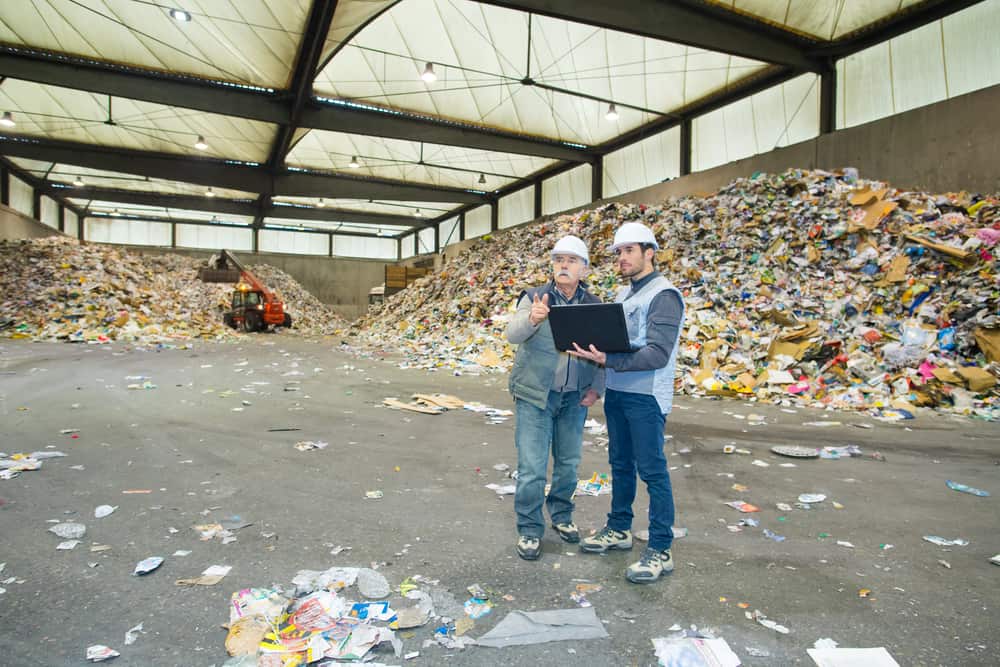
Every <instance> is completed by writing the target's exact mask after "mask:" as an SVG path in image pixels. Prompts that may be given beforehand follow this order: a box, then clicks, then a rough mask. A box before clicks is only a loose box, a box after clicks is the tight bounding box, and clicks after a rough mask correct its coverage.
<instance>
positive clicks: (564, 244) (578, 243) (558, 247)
mask: <svg viewBox="0 0 1000 667" xmlns="http://www.w3.org/2000/svg"><path fill="white" fill-rule="evenodd" d="M556 255H576V256H577V257H579V258H580V259H582V260H583V261H584V263H586V264H590V253H589V252H588V251H587V244H586V243H584V242H583V241H582V240H580V239H579V238H577V237H575V236H573V235H572V234H571V235H569V236H564V237H562V238H561V239H559V240H558V241H557V242H556V244H555V245H554V246H552V256H553V257H555V256H556Z"/></svg>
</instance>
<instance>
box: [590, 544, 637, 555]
mask: <svg viewBox="0 0 1000 667" xmlns="http://www.w3.org/2000/svg"><path fill="white" fill-rule="evenodd" d="M631 548H632V545H631V544H629V545H628V546H620V545H617V544H612V545H610V546H607V547H596V546H592V545H589V544H587V543H581V544H580V551H583V552H585V553H588V554H603V553H606V552H608V551H612V550H617V551H628V550H630V549H631Z"/></svg>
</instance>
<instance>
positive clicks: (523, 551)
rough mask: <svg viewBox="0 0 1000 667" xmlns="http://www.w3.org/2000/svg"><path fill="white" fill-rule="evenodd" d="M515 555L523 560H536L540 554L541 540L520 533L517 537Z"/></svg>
mask: <svg viewBox="0 0 1000 667" xmlns="http://www.w3.org/2000/svg"><path fill="white" fill-rule="evenodd" d="M517 555H518V556H520V557H521V558H523V559H524V560H538V557H539V556H541V555H542V541H541V540H540V539H538V538H537V537H528V536H527V535H521V536H520V537H519V538H517Z"/></svg>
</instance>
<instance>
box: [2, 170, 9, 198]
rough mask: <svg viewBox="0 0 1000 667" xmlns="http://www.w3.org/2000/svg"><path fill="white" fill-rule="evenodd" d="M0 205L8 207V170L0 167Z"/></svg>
mask: <svg viewBox="0 0 1000 667" xmlns="http://www.w3.org/2000/svg"><path fill="white" fill-rule="evenodd" d="M0 204H3V205H4V206H10V169H8V168H7V167H0Z"/></svg>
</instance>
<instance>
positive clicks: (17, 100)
mask: <svg viewBox="0 0 1000 667" xmlns="http://www.w3.org/2000/svg"><path fill="white" fill-rule="evenodd" d="M109 106H110V112H109ZM0 108H2V109H4V110H5V111H11V112H12V113H13V114H14V120H15V121H16V122H17V126H16V127H15V128H13V129H12V130H10V131H11V132H15V133H17V134H26V135H30V136H38V137H46V138H49V139H61V140H65V141H78V142H82V143H87V144H98V145H101V146H108V147H117V148H130V149H136V150H145V151H155V152H162V153H181V154H187V155H209V156H214V157H225V158H229V159H236V160H244V161H248V162H263V161H265V160H267V155H268V151H269V150H270V144H271V141H272V140H273V138H274V135H275V126H274V125H272V124H270V123H262V122H260V121H255V120H246V119H244V118H234V117H232V116H222V115H219V114H212V113H205V112H201V111H192V110H190V109H180V108H177V107H169V106H164V105H162V104H154V103H152V102H139V101H136V100H129V99H124V98H120V97H112V98H108V96H107V95H98V94H96V93H88V92H84V91H80V90H72V89H69V88H60V87H58V86H48V85H44V84H39V83H32V82H30V81H21V80H19V79H4V80H3V83H2V84H0ZM109 117H110V119H111V120H112V121H113V122H112V123H110V124H109V123H108V120H109ZM199 136H201V137H204V139H205V141H206V143H207V144H208V148H207V149H206V150H198V149H197V148H195V146H194V144H195V142H197V140H198V137H199Z"/></svg>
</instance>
